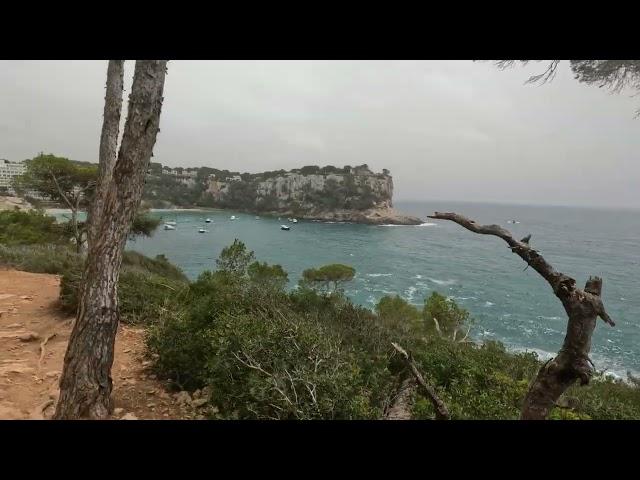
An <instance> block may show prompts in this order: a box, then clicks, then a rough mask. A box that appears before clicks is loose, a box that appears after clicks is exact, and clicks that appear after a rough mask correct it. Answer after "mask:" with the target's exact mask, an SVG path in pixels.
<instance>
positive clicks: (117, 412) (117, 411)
mask: <svg viewBox="0 0 640 480" xmlns="http://www.w3.org/2000/svg"><path fill="white" fill-rule="evenodd" d="M122 412H124V408H120V407H118V408H114V409H113V414H114V415H116V416H118V417H119V416H120V415H122Z"/></svg>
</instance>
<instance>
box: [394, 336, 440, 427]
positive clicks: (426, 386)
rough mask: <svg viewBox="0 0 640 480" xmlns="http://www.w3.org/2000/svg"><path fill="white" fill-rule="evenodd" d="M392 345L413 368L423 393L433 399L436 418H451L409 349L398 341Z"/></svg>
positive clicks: (410, 367) (412, 371) (411, 368)
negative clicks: (408, 351) (426, 380)
mask: <svg viewBox="0 0 640 480" xmlns="http://www.w3.org/2000/svg"><path fill="white" fill-rule="evenodd" d="M391 345H393V348H395V349H396V350H397V351H398V352H399V353H400V355H401V356H402V358H403V359H404V361H405V363H406V364H407V366H408V367H409V369H410V370H411V373H413V376H414V377H416V381H417V382H418V385H420V387H421V389H422V391H423V393H424V394H426V397H427V398H428V399H429V400H430V401H431V404H432V405H433V408H435V410H436V419H437V420H449V419H450V418H451V415H450V414H449V410H447V406H446V405H445V404H444V402H443V401H442V400H440V398H439V397H438V395H437V394H436V391H435V389H434V388H433V387H432V386H431V385H429V384H427V382H425V381H424V378H423V376H422V374H421V373H420V370H418V367H417V366H416V363H415V362H414V361H413V359H412V358H411V354H409V353H407V351H406V350H405V349H404V348H402V347H401V346H400V345H398V344H397V343H394V342H391Z"/></svg>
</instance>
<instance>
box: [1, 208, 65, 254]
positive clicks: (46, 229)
mask: <svg viewBox="0 0 640 480" xmlns="http://www.w3.org/2000/svg"><path fill="white" fill-rule="evenodd" d="M68 233H69V232H68V229H66V228H65V227H64V225H60V224H58V223H56V219H55V218H54V217H51V216H47V215H45V214H44V213H43V212H41V211H37V210H29V211H26V212H25V211H20V210H18V209H15V210H4V211H1V212H0V244H2V245H7V246H12V245H33V244H46V243H48V244H60V243H67V242H68V241H69V238H68Z"/></svg>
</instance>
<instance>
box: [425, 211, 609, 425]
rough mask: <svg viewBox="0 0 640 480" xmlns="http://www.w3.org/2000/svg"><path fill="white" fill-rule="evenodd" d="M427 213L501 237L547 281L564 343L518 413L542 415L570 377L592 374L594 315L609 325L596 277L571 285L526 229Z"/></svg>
mask: <svg viewBox="0 0 640 480" xmlns="http://www.w3.org/2000/svg"><path fill="white" fill-rule="evenodd" d="M429 218H435V219H440V220H451V221H452V222H455V223H457V224H458V225H460V226H462V227H464V228H466V229H467V230H470V231H472V232H474V233H479V234H483V235H493V236H496V237H500V238H502V239H503V240H504V241H505V242H506V243H507V245H509V248H510V249H511V251H512V252H513V253H515V254H516V255H518V256H519V257H520V258H522V259H523V260H524V261H525V262H527V266H531V268H533V269H534V270H535V271H536V272H538V273H539V274H540V276H542V278H544V279H545V280H546V281H547V283H549V285H551V288H552V290H553V293H554V294H555V296H556V297H558V299H559V300H560V301H561V302H562V305H563V307H564V309H565V311H566V312H567V315H568V317H569V322H568V324H567V333H566V336H565V339H564V343H563V345H562V348H561V349H560V351H559V352H558V355H557V356H556V357H555V358H553V359H552V360H551V361H549V362H547V363H545V364H544V365H543V366H542V368H541V369H540V371H539V372H538V375H537V377H536V379H535V380H534V381H533V383H532V384H531V386H530V388H529V391H528V393H527V396H526V397H525V399H524V404H523V406H522V412H521V416H520V418H521V419H523V420H542V419H545V418H547V417H548V416H549V413H550V412H551V409H553V407H554V406H555V404H556V401H557V400H558V398H560V396H561V395H562V394H563V393H564V392H565V391H566V390H567V389H568V388H569V387H570V386H571V385H572V384H573V383H575V381H576V380H580V383H581V384H582V385H586V384H587V383H589V379H590V378H591V376H592V375H593V370H592V368H591V365H590V364H592V363H593V362H591V360H590V359H589V352H590V350H591V336H592V335H593V331H594V329H595V327H596V320H597V318H598V317H600V318H602V320H604V322H605V323H607V324H609V325H611V326H614V325H615V323H614V321H613V320H612V319H611V317H610V316H609V315H608V314H607V312H606V311H605V308H604V304H603V303H602V298H601V293H602V279H601V278H599V277H590V278H589V280H587V282H586V284H585V287H584V289H580V288H577V287H576V281H575V279H573V278H572V277H570V276H568V275H565V274H564V273H561V272H557V271H556V270H555V269H554V268H553V267H552V266H551V264H549V263H548V262H547V261H546V260H545V259H544V258H543V257H542V255H540V253H538V252H537V251H536V250H534V249H533V248H532V247H531V246H530V245H529V242H530V240H531V235H527V236H526V237H524V238H523V239H521V240H516V239H515V238H514V237H513V235H511V233H510V232H509V231H507V230H506V229H504V228H502V227H501V226H500V225H479V224H477V223H476V222H475V221H473V220H471V219H469V218H467V217H464V216H462V215H459V214H457V213H441V212H435V213H434V214H433V215H429Z"/></svg>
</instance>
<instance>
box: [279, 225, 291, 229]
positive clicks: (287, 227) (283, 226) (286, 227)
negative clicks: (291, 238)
mask: <svg viewBox="0 0 640 480" xmlns="http://www.w3.org/2000/svg"><path fill="white" fill-rule="evenodd" d="M280 230H291V228H290V227H289V226H287V225H280Z"/></svg>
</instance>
